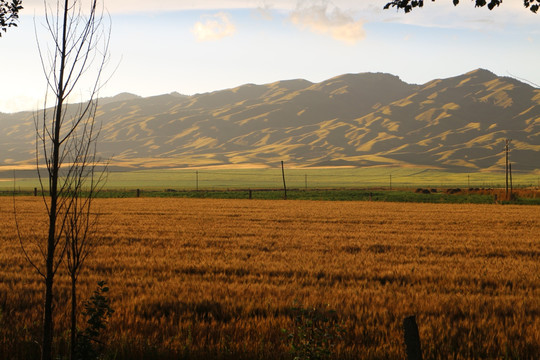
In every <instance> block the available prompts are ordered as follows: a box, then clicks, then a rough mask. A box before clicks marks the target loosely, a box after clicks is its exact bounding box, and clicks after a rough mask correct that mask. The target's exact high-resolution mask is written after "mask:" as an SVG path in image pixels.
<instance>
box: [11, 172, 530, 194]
mask: <svg viewBox="0 0 540 360" xmlns="http://www.w3.org/2000/svg"><path fill="white" fill-rule="evenodd" d="M285 181H286V184H287V188H291V189H303V190H306V189H341V188H350V189H366V188H367V189H369V188H383V189H390V188H392V189H396V188H416V187H422V188H450V187H460V188H471V187H472V188H502V187H504V186H505V174H504V171H501V172H489V173H488V172H470V173H451V172H446V171H440V170H435V169H415V168H387V167H372V168H334V169H309V168H307V169H287V168H285ZM512 182H513V185H514V187H515V188H522V187H531V186H532V187H537V186H539V185H540V174H534V173H528V174H525V173H515V174H513V179H512ZM35 187H39V182H38V180H37V178H36V176H35V172H31V171H25V172H20V173H15V180H14V176H13V174H10V175H8V174H3V175H0V191H11V190H13V189H14V188H15V189H17V190H19V189H20V190H21V191H28V190H32V189H33V188H35ZM281 188H283V178H282V173H281V168H275V169H237V170H234V169H220V170H214V169H200V170H194V169H182V170H168V169H161V170H138V171H109V173H108V176H107V182H106V184H105V189H106V190H134V189H141V190H167V189H168V190H197V189H198V190H227V189H281Z"/></svg>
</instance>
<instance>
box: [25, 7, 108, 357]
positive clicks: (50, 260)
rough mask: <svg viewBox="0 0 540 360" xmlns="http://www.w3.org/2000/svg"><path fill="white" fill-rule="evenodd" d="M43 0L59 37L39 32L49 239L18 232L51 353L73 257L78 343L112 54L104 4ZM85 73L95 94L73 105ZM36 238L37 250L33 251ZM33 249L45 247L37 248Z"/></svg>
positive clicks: (40, 158)
mask: <svg viewBox="0 0 540 360" xmlns="http://www.w3.org/2000/svg"><path fill="white" fill-rule="evenodd" d="M43 3H44V6H45V24H44V25H45V30H46V32H47V34H48V36H50V39H51V41H52V42H51V45H50V46H48V47H47V48H44V46H43V43H41V42H40V40H39V39H38V49H39V54H40V58H41V63H42V65H43V70H44V73H45V77H46V80H47V85H48V88H47V92H46V96H45V99H46V100H45V103H44V104H45V106H44V110H43V111H42V112H41V114H40V115H38V116H36V118H35V126H36V163H37V171H38V176H39V180H40V184H41V193H42V194H43V201H44V204H45V207H46V209H47V215H48V234H47V237H46V238H44V239H42V240H40V239H35V240H32V241H30V242H25V241H23V240H22V237H21V236H20V232H19V239H21V246H22V249H23V252H24V254H25V256H26V258H27V260H28V261H29V262H30V264H31V265H32V266H33V267H34V269H35V270H36V271H37V272H38V274H39V275H41V277H42V278H43V280H44V284H45V296H44V297H45V299H44V307H43V338H42V344H41V345H42V349H41V358H42V360H51V359H52V343H53V334H54V326H53V300H54V294H55V291H54V277H55V275H56V274H57V272H58V269H59V267H60V265H61V264H62V262H63V260H64V259H65V258H66V264H67V270H68V274H69V275H70V277H71V290H72V297H71V299H72V306H71V308H72V311H71V317H72V318H71V328H72V334H71V336H72V337H71V340H72V348H74V345H75V337H74V336H75V332H76V331H75V329H76V315H77V311H76V309H77V305H76V304H77V303H76V302H77V296H76V284H77V279H78V275H79V274H80V271H81V267H82V265H83V263H84V260H85V259H86V258H87V256H88V254H89V253H90V249H91V247H92V244H93V241H92V230H93V229H94V225H95V219H93V216H94V215H92V212H91V205H92V199H93V198H94V196H95V194H96V191H98V190H99V188H100V186H101V184H102V182H103V180H104V174H105V172H104V170H99V172H98V173H96V170H97V166H98V159H97V158H96V141H97V136H98V135H99V129H98V128H97V126H96V109H97V94H98V91H99V89H100V86H101V83H100V78H101V75H102V73H103V70H104V67H105V64H106V62H107V61H108V47H109V39H110V27H108V26H105V24H104V18H103V11H101V12H99V13H98V11H97V10H98V8H97V5H98V1H97V0H88V1H87V5H88V8H83V0H71V1H70V0H57V1H56V2H55V5H53V6H50V5H49V4H48V2H47V1H44V2H43ZM37 32H38V31H37V30H36V37H38V35H37ZM85 76H92V77H93V78H92V79H93V80H92V81H91V82H90V83H91V85H90V88H89V90H88V91H89V94H88V98H89V100H88V101H86V102H83V103H81V104H80V105H78V106H75V105H68V98H69V97H70V96H74V95H76V94H74V92H75V91H77V90H78V89H79V87H80V86H81V84H82V82H83V79H84V78H85ZM51 94H52V98H53V100H54V106H53V107H52V108H50V109H47V106H46V105H47V103H48V101H47V98H50V97H51V96H50V95H51ZM43 165H44V166H43ZM43 168H44V169H43ZM32 246H33V247H34V248H37V249H38V251H37V252H31V251H29V247H32ZM32 253H37V254H39V255H38V256H37V257H36V256H32V255H31V254H32ZM66 254H67V256H66Z"/></svg>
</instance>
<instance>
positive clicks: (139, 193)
mask: <svg viewBox="0 0 540 360" xmlns="http://www.w3.org/2000/svg"><path fill="white" fill-rule="evenodd" d="M137 197H141V189H137Z"/></svg>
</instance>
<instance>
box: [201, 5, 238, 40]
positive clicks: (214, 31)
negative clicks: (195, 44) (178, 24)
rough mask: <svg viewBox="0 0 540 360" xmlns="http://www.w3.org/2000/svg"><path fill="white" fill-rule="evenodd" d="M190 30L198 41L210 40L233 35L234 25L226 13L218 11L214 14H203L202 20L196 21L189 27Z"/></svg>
mask: <svg viewBox="0 0 540 360" xmlns="http://www.w3.org/2000/svg"><path fill="white" fill-rule="evenodd" d="M191 32H192V33H193V34H194V35H195V37H196V38H197V40H198V41H212V40H220V39H223V38H224V37H227V36H232V35H234V33H235V32H236V27H235V26H234V24H233V23H232V21H231V19H230V17H229V15H228V14H226V13H224V12H219V13H217V14H214V15H206V16H204V22H203V21H198V22H197V23H196V24H195V25H194V26H193V28H192V29H191Z"/></svg>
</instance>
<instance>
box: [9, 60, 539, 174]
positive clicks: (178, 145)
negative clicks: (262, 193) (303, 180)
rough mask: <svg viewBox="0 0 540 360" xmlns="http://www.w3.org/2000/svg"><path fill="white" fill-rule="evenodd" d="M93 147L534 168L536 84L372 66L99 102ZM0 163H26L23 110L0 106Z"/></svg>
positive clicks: (161, 162)
mask: <svg viewBox="0 0 540 360" xmlns="http://www.w3.org/2000/svg"><path fill="white" fill-rule="evenodd" d="M98 121H99V122H100V123H101V124H102V130H101V136H100V140H99V151H100V153H101V154H102V155H103V156H104V157H110V156H112V158H113V161H112V164H113V165H115V166H120V167H132V168H152V167H196V166H219V165H229V166H246V165H251V166H261V167H269V166H276V164H278V163H279V162H280V161H281V160H284V161H286V162H287V164H288V166H297V167H315V166H418V167H430V168H440V169H447V170H454V171H483V170H486V171H489V170H495V169H496V170H500V169H501V168H504V153H503V151H502V150H503V142H504V139H506V138H511V139H512V144H511V149H512V150H511V161H512V163H513V169H515V170H516V171H526V172H532V171H534V170H536V171H540V90H539V89H535V88H533V87H531V86H529V85H527V84H524V83H522V82H519V81H517V80H515V79H513V78H507V77H498V76H496V75H495V74H493V73H491V72H489V71H487V70H482V69H479V70H475V71H472V72H469V73H467V74H464V75H461V76H457V77H453V78H448V79H438V80H433V81H430V82H428V83H426V84H423V85H411V84H407V83H404V82H403V81H401V80H400V79H399V78H398V77H396V76H393V75H389V74H381V73H363V74H346V75H342V76H338V77H335V78H332V79H329V80H326V81H323V82H320V83H311V82H309V81H306V80H300V79H298V80H287V81H278V82H275V83H271V84H266V85H253V84H247V85H243V86H240V87H237V88H234V89H228V90H222V91H215V92H211V93H205V94H197V95H193V96H182V95H180V94H177V93H173V94H166V95H160V96H154V97H148V98H141V97H138V96H136V95H132V94H127V93H125V94H120V95H118V96H116V97H112V98H107V99H106V100H104V101H102V102H101V105H100V107H99V109H98ZM0 127H1V129H2V131H1V133H0V164H1V165H17V164H25V163H34V161H35V160H34V145H33V142H34V138H35V131H34V121H33V114H32V113H28V112H23V113H16V114H0Z"/></svg>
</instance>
